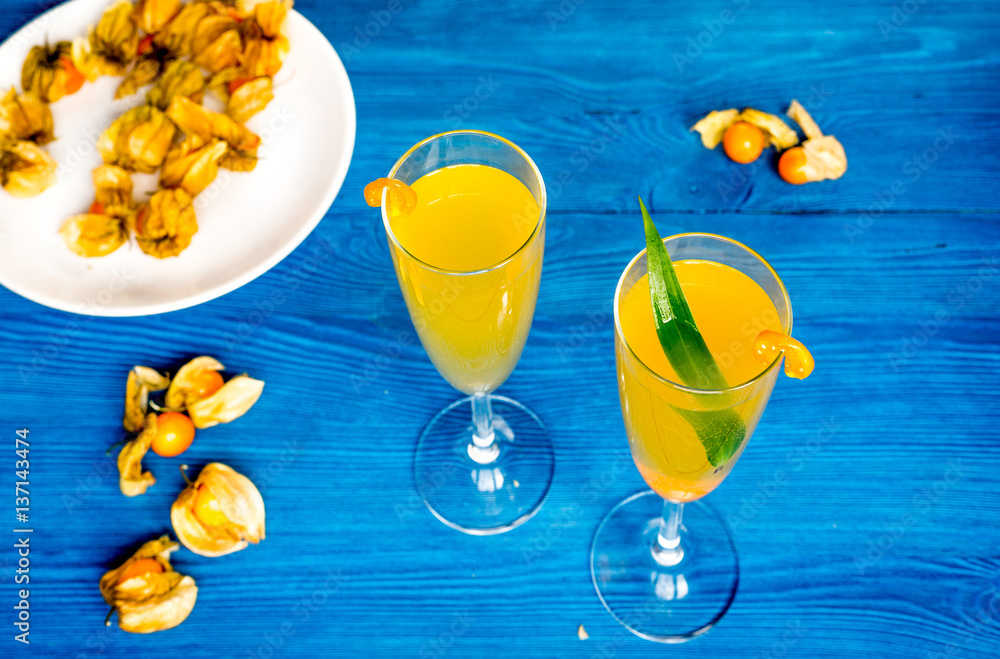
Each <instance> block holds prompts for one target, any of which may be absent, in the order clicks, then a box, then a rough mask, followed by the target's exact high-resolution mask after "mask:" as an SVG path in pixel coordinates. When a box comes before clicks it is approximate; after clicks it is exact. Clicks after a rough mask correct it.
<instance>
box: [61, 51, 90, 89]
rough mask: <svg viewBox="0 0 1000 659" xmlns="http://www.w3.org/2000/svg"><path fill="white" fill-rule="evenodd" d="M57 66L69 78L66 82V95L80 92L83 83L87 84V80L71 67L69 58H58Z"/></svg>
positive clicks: (71, 63)
mask: <svg viewBox="0 0 1000 659" xmlns="http://www.w3.org/2000/svg"><path fill="white" fill-rule="evenodd" d="M59 66H61V67H62V68H63V70H64V71H65V72H66V73H67V74H69V78H68V79H67V80H66V93H67V94H75V93H77V92H78V91H80V88H81V87H83V83H85V82H87V78H86V76H84V75H83V74H82V73H80V71H79V70H77V68H76V67H75V66H74V65H73V60H72V59H70V58H69V57H60V58H59Z"/></svg>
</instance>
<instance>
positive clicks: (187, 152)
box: [160, 140, 229, 197]
mask: <svg viewBox="0 0 1000 659" xmlns="http://www.w3.org/2000/svg"><path fill="white" fill-rule="evenodd" d="M193 144H194V143H193V142H192V141H191V140H184V141H183V142H181V143H180V144H178V145H177V146H175V147H174V148H173V149H171V150H170V152H169V153H168V154H167V159H166V160H165V161H163V169H162V171H161V172H160V187H163V188H181V189H182V190H184V191H185V192H187V193H188V194H189V195H191V196H192V197H197V196H198V195H199V194H201V193H202V191H203V190H204V189H205V188H207V187H208V186H210V185H211V184H212V182H213V181H214V180H215V177H216V176H218V175H219V161H220V160H221V159H222V157H223V156H224V155H226V149H228V148H229V147H228V146H227V145H226V143H225V142H223V141H222V140H212V141H211V142H209V143H208V144H206V145H205V146H202V147H197V148H196V147H194V145H193Z"/></svg>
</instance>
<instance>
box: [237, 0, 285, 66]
mask: <svg viewBox="0 0 1000 659" xmlns="http://www.w3.org/2000/svg"><path fill="white" fill-rule="evenodd" d="M280 4H281V3H274V2H270V3H266V5H280ZM264 6H265V5H258V7H257V10H260V9H261V7H264ZM255 13H256V12H255ZM240 36H241V37H242V38H243V43H244V44H245V45H244V49H243V54H242V55H241V57H240V68H241V69H242V70H243V71H244V72H245V73H246V75H249V76H250V77H254V78H256V77H261V76H268V77H274V76H275V75H277V73H278V71H280V70H281V66H282V64H283V63H284V61H285V56H286V55H288V51H289V50H290V49H291V43H290V42H289V41H288V39H287V37H285V36H284V35H283V34H280V33H278V34H276V35H275V36H273V37H268V36H266V35H265V34H264V30H263V28H262V27H261V26H260V24H259V23H258V22H257V20H256V19H255V18H252V19H248V20H246V21H244V22H243V23H242V24H241V25H240Z"/></svg>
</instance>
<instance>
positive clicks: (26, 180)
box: [0, 140, 57, 197]
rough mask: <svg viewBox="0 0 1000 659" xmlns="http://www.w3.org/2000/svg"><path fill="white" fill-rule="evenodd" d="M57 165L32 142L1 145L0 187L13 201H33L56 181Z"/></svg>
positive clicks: (7, 142)
mask: <svg viewBox="0 0 1000 659" xmlns="http://www.w3.org/2000/svg"><path fill="white" fill-rule="evenodd" d="M56 169H57V166H56V161H55V160H53V159H52V156H50V155H49V154H48V153H46V152H45V151H44V150H43V149H42V148H41V147H40V146H38V145H37V144H35V143H34V142H26V141H24V140H17V141H0V186H3V189H4V190H6V191H7V192H9V193H10V194H12V195H14V196H15V197H34V196H35V195H38V194H41V193H43V192H45V190H47V189H48V188H49V187H50V186H51V185H52V184H53V183H55V180H56Z"/></svg>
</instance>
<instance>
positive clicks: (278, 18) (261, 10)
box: [253, 0, 295, 39]
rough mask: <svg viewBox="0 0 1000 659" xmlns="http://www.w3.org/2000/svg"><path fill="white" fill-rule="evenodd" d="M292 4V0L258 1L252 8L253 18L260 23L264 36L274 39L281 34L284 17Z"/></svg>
mask: <svg viewBox="0 0 1000 659" xmlns="http://www.w3.org/2000/svg"><path fill="white" fill-rule="evenodd" d="M294 4H295V3H294V2H293V0H269V1H268V2H261V3H258V4H257V5H256V6H255V7H254V8H253V20H254V21H256V22H257V24H258V25H260V29H261V32H263V34H264V36H265V37H267V38H268V39H274V38H276V37H279V36H281V35H282V33H283V29H284V26H285V19H286V18H287V17H288V13H289V12H290V11H291V10H292V7H293V6H294Z"/></svg>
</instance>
